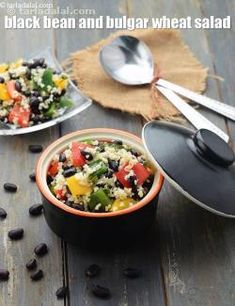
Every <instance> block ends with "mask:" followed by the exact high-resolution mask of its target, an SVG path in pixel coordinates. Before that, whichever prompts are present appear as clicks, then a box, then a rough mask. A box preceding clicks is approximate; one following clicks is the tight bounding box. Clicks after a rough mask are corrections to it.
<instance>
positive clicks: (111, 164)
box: [47, 139, 154, 212]
mask: <svg viewBox="0 0 235 306" xmlns="http://www.w3.org/2000/svg"><path fill="white" fill-rule="evenodd" d="M153 179H154V170H153V168H152V167H151V165H150V163H149V161H148V160H147V159H146V157H145V156H144V155H143V154H141V153H140V152H137V151H136V150H134V149H133V148H131V147H130V146H129V145H127V144H125V143H123V142H122V141H119V140H118V141H117V140H114V141H110V140H104V139H103V140H101V139H100V140H84V141H81V142H78V141H74V142H72V143H71V144H69V145H68V146H67V147H66V148H65V150H63V151H62V152H60V153H58V154H56V155H55V156H54V157H53V159H52V161H51V163H50V166H49V168H48V172H47V183H48V186H49V188H50V190H51V192H52V193H53V195H54V196H55V197H56V198H57V199H59V200H60V201H62V202H63V203H65V204H66V205H68V206H70V207H73V208H75V209H78V210H82V211H89V212H114V211H117V210H122V209H125V208H128V207H131V206H132V205H135V203H137V202H138V201H140V200H141V199H143V198H144V197H145V196H146V194H147V193H148V192H149V190H150V189H151V187H152V184H153Z"/></svg>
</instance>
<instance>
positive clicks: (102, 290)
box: [91, 285, 111, 299]
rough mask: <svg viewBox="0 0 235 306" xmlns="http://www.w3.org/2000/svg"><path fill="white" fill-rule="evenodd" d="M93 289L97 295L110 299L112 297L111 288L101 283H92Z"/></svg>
mask: <svg viewBox="0 0 235 306" xmlns="http://www.w3.org/2000/svg"><path fill="white" fill-rule="evenodd" d="M91 291H92V293H93V294H94V295H95V296H97V297H99V298H103V299H108V298H110V297H111V293H110V290H109V288H106V287H102V286H100V285H92V289H91Z"/></svg>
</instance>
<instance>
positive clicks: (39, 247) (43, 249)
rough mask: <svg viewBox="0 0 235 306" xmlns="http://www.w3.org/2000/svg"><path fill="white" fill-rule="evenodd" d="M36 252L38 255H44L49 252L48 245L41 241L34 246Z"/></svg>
mask: <svg viewBox="0 0 235 306" xmlns="http://www.w3.org/2000/svg"><path fill="white" fill-rule="evenodd" d="M34 253H35V254H36V255H38V256H43V255H45V254H47V253H48V247H47V245H46V244H45V243H40V244H38V245H37V246H36V247H35V248H34Z"/></svg>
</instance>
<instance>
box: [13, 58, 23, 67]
mask: <svg viewBox="0 0 235 306" xmlns="http://www.w3.org/2000/svg"><path fill="white" fill-rule="evenodd" d="M22 64H23V59H22V58H19V59H18V60H17V61H15V62H12V63H10V69H16V68H19V67H20V66H22Z"/></svg>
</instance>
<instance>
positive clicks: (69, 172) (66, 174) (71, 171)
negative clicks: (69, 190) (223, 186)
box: [63, 167, 76, 177]
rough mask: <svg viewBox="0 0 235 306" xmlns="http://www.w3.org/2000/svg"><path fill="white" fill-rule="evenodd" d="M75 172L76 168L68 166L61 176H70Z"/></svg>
mask: <svg viewBox="0 0 235 306" xmlns="http://www.w3.org/2000/svg"><path fill="white" fill-rule="evenodd" d="M75 173H76V169H75V168H74V167H70V168H69V169H66V170H64V172H63V176H64V177H70V176H72V175H74V174H75Z"/></svg>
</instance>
